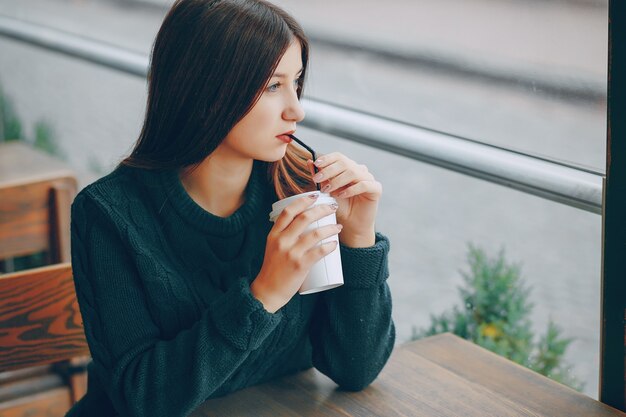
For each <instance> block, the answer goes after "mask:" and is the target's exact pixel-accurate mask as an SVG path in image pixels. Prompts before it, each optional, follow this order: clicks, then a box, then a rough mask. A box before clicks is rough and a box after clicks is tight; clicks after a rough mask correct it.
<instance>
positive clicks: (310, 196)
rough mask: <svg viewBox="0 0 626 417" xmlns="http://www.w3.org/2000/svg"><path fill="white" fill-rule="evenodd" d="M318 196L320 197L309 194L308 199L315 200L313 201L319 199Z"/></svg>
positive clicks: (316, 194) (315, 194) (317, 194)
mask: <svg viewBox="0 0 626 417" xmlns="http://www.w3.org/2000/svg"><path fill="white" fill-rule="evenodd" d="M319 196H320V194H319V193H313V194H309V198H310V199H311V200H315V199H316V198H317V197H319Z"/></svg>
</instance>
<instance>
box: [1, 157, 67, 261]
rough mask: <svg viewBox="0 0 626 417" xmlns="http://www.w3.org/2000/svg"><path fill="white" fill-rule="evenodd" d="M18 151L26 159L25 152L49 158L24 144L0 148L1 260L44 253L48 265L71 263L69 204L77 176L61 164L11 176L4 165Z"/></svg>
mask: <svg viewBox="0 0 626 417" xmlns="http://www.w3.org/2000/svg"><path fill="white" fill-rule="evenodd" d="M26 149H28V148H26ZM15 150H19V151H20V152H13V153H14V154H16V157H17V156H22V157H23V159H24V160H26V159H27V156H26V155H25V154H28V155H31V154H34V155H37V157H39V158H40V160H41V161H40V163H42V162H45V161H48V160H47V159H46V158H50V157H49V156H47V155H46V156H45V157H44V156H41V155H39V153H38V152H37V151H35V150H28V151H25V149H24V145H21V146H11V147H9V146H7V145H3V146H2V147H1V149H0V152H2V153H3V154H2V158H1V159H0V174H3V175H0V259H7V258H14V257H18V256H24V255H31V254H35V253H39V252H45V253H46V254H47V259H46V261H45V264H54V263H59V262H69V260H70V240H69V237H70V226H69V221H70V205H71V203H72V201H73V199H74V197H75V196H76V190H77V182H76V178H75V177H74V175H73V174H72V173H71V172H70V171H67V170H64V169H59V168H58V167H56V168H54V169H52V167H51V168H50V170H49V171H47V172H41V173H39V174H37V175H32V174H30V175H29V174H24V175H18V174H19V173H16V172H14V171H12V172H11V175H9V174H8V168H7V167H6V166H3V165H1V164H2V163H3V162H4V160H5V159H7V158H9V156H10V152H11V151H15ZM31 159H32V158H31ZM35 159H37V158H35ZM36 162H37V161H35V163H36ZM55 162H56V161H55ZM24 163H26V162H24ZM56 163H58V162H56ZM30 165H31V164H28V166H30Z"/></svg>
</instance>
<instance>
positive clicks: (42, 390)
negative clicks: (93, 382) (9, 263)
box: [0, 263, 89, 417]
mask: <svg viewBox="0 0 626 417" xmlns="http://www.w3.org/2000/svg"><path fill="white" fill-rule="evenodd" d="M0 300H1V302H0V372H4V374H3V375H8V374H10V373H7V372H5V371H13V370H19V369H28V372H29V375H27V376H25V375H23V374H22V375H21V376H20V378H19V379H13V380H12V379H10V378H5V379H6V380H5V381H4V382H5V389H4V393H3V397H0V415H1V416H32V417H34V416H40V415H41V416H56V415H58V416H63V415H64V414H65V412H67V410H68V409H69V408H70V407H71V405H72V404H73V403H74V402H75V401H77V400H78V399H80V397H82V395H83V394H84V390H83V388H82V387H83V384H82V383H83V382H84V381H78V382H79V384H78V388H75V387H74V386H73V385H75V384H76V382H77V381H74V380H73V379H72V377H73V376H74V375H75V371H76V370H77V369H79V370H82V367H80V366H79V367H76V366H75V365H74V364H72V362H71V359H72V358H76V357H84V356H88V355H89V349H88V346H87V341H86V340H85V335H84V332H83V326H82V318H81V315H80V310H79V308H78V302H77V300H76V294H75V291H74V281H73V277H72V269H71V265H70V264H69V263H64V264H58V265H52V266H46V267H42V268H35V269H31V270H26V271H20V272H14V273H10V274H4V275H0ZM46 365H52V366H53V369H54V372H49V371H48V369H47V367H46ZM42 366H43V367H42ZM39 370H42V372H39ZM83 375H85V374H84V373H83ZM85 377H86V375H85ZM33 391H34V392H33ZM25 392H27V393H28V395H24V393H25Z"/></svg>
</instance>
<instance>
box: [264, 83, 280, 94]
mask: <svg viewBox="0 0 626 417" xmlns="http://www.w3.org/2000/svg"><path fill="white" fill-rule="evenodd" d="M278 87H280V83H276V84H272V85H270V86H269V87H267V91H269V92H271V93H273V92H275V91H276V90H278Z"/></svg>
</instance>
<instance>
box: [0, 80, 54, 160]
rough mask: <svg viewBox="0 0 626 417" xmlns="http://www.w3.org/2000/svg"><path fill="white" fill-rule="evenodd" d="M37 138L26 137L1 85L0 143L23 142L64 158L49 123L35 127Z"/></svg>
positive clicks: (39, 123) (37, 124)
mask: <svg viewBox="0 0 626 417" xmlns="http://www.w3.org/2000/svg"><path fill="white" fill-rule="evenodd" d="M34 131H35V136H34V137H33V138H29V137H26V136H25V134H24V131H23V129H22V122H21V121H20V119H19V117H18V115H17V113H16V112H15V107H14V106H13V103H12V102H11V100H10V98H9V97H7V96H6V95H5V94H4V90H3V88H2V85H0V142H5V141H12V140H23V141H25V142H28V143H30V144H32V145H33V146H35V147H36V148H39V149H41V150H43V151H44V152H47V153H50V154H52V155H56V156H59V157H63V154H62V152H61V150H60V149H59V147H58V146H57V145H56V139H55V135H54V131H53V129H52V127H51V126H50V124H49V123H47V122H45V121H41V120H40V121H37V122H36V123H35V126H34Z"/></svg>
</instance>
